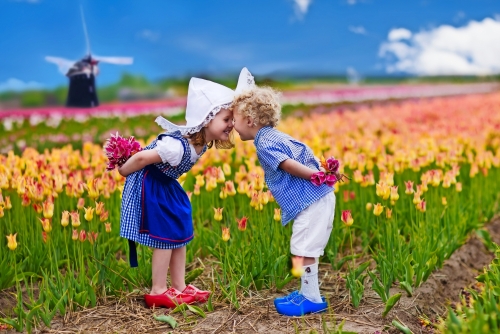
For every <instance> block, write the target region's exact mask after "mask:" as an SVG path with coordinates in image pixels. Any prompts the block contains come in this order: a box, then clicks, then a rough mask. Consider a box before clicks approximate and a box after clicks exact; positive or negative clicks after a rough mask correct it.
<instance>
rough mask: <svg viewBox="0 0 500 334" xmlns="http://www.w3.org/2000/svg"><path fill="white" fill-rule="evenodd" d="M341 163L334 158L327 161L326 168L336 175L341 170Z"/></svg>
mask: <svg viewBox="0 0 500 334" xmlns="http://www.w3.org/2000/svg"><path fill="white" fill-rule="evenodd" d="M339 166H340V162H339V161H338V160H337V159H334V158H333V157H331V158H328V159H326V168H327V169H328V171H329V172H330V173H336V172H338V170H339Z"/></svg>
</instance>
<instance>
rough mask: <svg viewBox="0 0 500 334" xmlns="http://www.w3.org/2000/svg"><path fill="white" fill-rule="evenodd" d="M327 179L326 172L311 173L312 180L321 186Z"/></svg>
mask: <svg viewBox="0 0 500 334" xmlns="http://www.w3.org/2000/svg"><path fill="white" fill-rule="evenodd" d="M325 180H326V174H325V173H324V172H316V173H314V174H312V175H311V182H312V183H313V184H314V185H316V186H320V185H322V184H323V183H325Z"/></svg>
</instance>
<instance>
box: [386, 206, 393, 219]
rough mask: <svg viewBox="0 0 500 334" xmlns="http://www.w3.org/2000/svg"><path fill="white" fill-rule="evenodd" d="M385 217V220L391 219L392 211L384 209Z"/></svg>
mask: <svg viewBox="0 0 500 334" xmlns="http://www.w3.org/2000/svg"><path fill="white" fill-rule="evenodd" d="M385 217H386V218H387V219H391V217H392V209H389V208H385Z"/></svg>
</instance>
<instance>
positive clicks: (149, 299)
mask: <svg viewBox="0 0 500 334" xmlns="http://www.w3.org/2000/svg"><path fill="white" fill-rule="evenodd" d="M233 97H234V91H232V90H231V89H229V88H227V87H224V86H222V85H219V84H217V83H214V82H211V81H207V80H203V79H198V78H191V80H190V82H189V88H188V97H187V106H186V121H187V124H186V125H185V126H178V125H175V124H173V123H170V122H169V121H167V120H166V119H164V118H163V117H158V118H157V119H156V122H157V123H158V124H159V125H160V126H161V127H162V128H163V129H166V130H167V131H166V132H165V133H162V134H160V135H159V136H158V137H157V139H155V140H154V141H153V142H152V143H151V144H150V145H148V146H147V147H145V148H144V149H143V150H142V151H141V152H139V153H137V154H135V155H133V156H132V157H131V158H130V159H129V160H128V161H127V162H126V163H125V164H124V165H123V166H122V167H120V168H119V169H118V171H119V172H120V174H121V175H123V176H126V177H127V180H126V182H125V187H124V189H123V196H122V207H121V222H120V225H121V229H120V236H122V237H124V238H127V239H128V240H129V246H130V264H131V266H132V267H136V266H137V254H136V249H135V242H139V243H140V244H142V245H145V246H149V247H152V248H153V259H152V276H153V286H152V288H151V292H150V293H149V294H146V295H145V298H144V299H145V301H146V305H147V306H148V307H153V306H156V307H161V306H163V307H175V306H176V305H178V304H182V303H193V302H205V301H206V300H207V299H208V296H209V295H210V292H209V291H201V290H199V289H197V288H196V287H194V286H193V285H188V286H186V284H185V281H184V274H185V264H186V245H187V244H188V243H189V242H190V241H191V239H192V238H193V223H192V218H191V204H190V201H189V198H188V196H187V194H186V193H185V191H184V189H183V188H182V187H181V185H180V184H179V183H178V182H177V180H176V179H178V178H179V177H180V176H181V175H182V174H184V173H186V172H187V171H189V170H190V169H191V168H192V167H193V165H194V163H195V162H196V161H197V160H198V159H199V158H200V156H201V155H202V154H203V153H205V151H206V149H207V148H210V147H211V146H212V145H214V144H215V147H217V148H231V147H233V144H232V137H231V135H232V134H231V130H232V129H233V115H232V110H231V109H230V107H231V102H232V100H233ZM169 268H170V278H171V283H172V286H171V287H170V288H168V289H167V285H166V283H167V272H168V269H169Z"/></svg>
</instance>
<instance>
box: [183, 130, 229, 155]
mask: <svg viewBox="0 0 500 334" xmlns="http://www.w3.org/2000/svg"><path fill="white" fill-rule="evenodd" d="M187 138H189V140H190V141H191V144H193V145H194V146H204V145H207V147H208V148H212V146H214V144H215V148H216V149H223V150H224V149H225V150H228V149H230V148H233V147H234V135H233V131H231V132H230V133H229V139H228V140H213V141H211V142H209V143H207V141H206V139H205V128H201V130H200V131H198V132H196V133H193V134H191V135H188V136H187Z"/></svg>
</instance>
